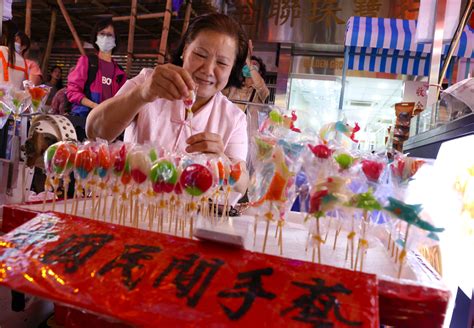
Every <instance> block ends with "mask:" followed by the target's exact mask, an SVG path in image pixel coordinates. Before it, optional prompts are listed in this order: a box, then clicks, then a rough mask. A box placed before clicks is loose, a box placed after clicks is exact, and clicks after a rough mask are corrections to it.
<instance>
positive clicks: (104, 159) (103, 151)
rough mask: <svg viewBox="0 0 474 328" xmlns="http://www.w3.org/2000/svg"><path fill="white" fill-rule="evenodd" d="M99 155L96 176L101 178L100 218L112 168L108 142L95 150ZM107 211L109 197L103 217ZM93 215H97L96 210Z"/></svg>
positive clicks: (98, 204)
mask: <svg viewBox="0 0 474 328" xmlns="http://www.w3.org/2000/svg"><path fill="white" fill-rule="evenodd" d="M94 151H95V152H96V154H97V167H96V169H95V171H94V174H95V175H97V176H98V177H99V183H98V187H99V201H98V202H97V217H100V213H101V211H100V210H101V204H102V199H103V198H104V197H103V196H104V192H105V190H106V187H107V183H106V182H107V180H108V177H109V176H108V173H109V170H110V169H111V167H112V159H111V157H110V150H109V146H108V144H107V143H106V142H99V144H98V146H97V147H96V148H94ZM106 210H107V197H105V199H104V209H103V213H102V216H103V217H104V218H105V215H106ZM92 213H93V215H94V214H95V213H96V211H95V208H94V209H93V212H92Z"/></svg>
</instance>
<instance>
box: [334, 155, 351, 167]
mask: <svg viewBox="0 0 474 328" xmlns="http://www.w3.org/2000/svg"><path fill="white" fill-rule="evenodd" d="M334 160H335V161H336V163H337V164H338V165H339V168H340V170H341V171H344V170H347V169H349V168H350V167H351V166H352V164H354V160H355V159H354V157H352V156H351V155H349V154H347V153H341V154H338V155H336V156H335V157H334Z"/></svg>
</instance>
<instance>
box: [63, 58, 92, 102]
mask: <svg viewBox="0 0 474 328" xmlns="http://www.w3.org/2000/svg"><path fill="white" fill-rule="evenodd" d="M88 69H89V59H88V58H87V56H81V57H79V59H78V61H77V63H76V66H75V67H74V69H73V70H72V71H71V73H69V75H68V78H67V80H68V83H67V92H66V94H67V99H68V100H69V102H71V103H73V104H82V99H83V98H85V95H84V86H85V84H86V81H87V70H88ZM88 100H89V99H88ZM89 101H90V100H89ZM90 102H92V101H90ZM83 105H85V106H88V105H86V104H83ZM88 107H90V106H88Z"/></svg>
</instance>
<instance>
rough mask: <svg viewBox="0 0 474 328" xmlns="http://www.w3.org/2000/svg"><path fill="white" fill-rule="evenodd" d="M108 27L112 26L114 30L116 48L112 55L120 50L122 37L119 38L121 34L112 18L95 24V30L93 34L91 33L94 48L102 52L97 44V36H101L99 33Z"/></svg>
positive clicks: (103, 19)
mask: <svg viewBox="0 0 474 328" xmlns="http://www.w3.org/2000/svg"><path fill="white" fill-rule="evenodd" d="M107 26H112V27H113V29H114V34H115V48H113V49H112V53H114V52H115V50H117V49H118V48H119V45H120V37H119V34H118V33H117V28H116V27H115V24H114V21H113V20H112V17H107V18H102V19H101V20H100V21H98V22H97V23H95V25H94V28H93V29H92V33H91V43H92V45H93V46H94V49H95V50H97V51H100V49H99V46H98V45H97V44H96V43H95V42H96V41H97V34H99V32H100V31H102V30H103V29H104V28H106V27H107Z"/></svg>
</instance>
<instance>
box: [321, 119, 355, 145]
mask: <svg viewBox="0 0 474 328" xmlns="http://www.w3.org/2000/svg"><path fill="white" fill-rule="evenodd" d="M358 131H360V127H359V124H358V123H355V125H354V127H351V126H350V125H349V124H347V123H345V122H344V121H337V122H332V123H327V124H325V125H323V126H322V127H321V129H320V130H319V137H320V139H321V140H323V142H324V143H327V142H328V141H329V139H330V138H333V137H335V134H337V133H341V134H343V135H345V136H346V137H348V138H350V139H351V140H352V141H353V142H358V141H357V140H356V139H355V134H356V133H357V132H358Z"/></svg>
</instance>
